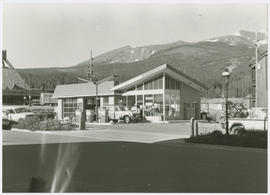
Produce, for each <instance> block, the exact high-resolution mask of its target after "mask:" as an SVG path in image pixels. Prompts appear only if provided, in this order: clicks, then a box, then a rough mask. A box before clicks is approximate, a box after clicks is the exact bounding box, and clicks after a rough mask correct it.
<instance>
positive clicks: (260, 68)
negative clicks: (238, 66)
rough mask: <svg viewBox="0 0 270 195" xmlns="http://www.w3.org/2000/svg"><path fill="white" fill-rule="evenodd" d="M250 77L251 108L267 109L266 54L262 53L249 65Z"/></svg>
mask: <svg viewBox="0 0 270 195" xmlns="http://www.w3.org/2000/svg"><path fill="white" fill-rule="evenodd" d="M250 67H251V75H252V107H256V108H267V103H268V101H267V99H268V85H267V79H268V78H267V71H268V70H267V69H268V53H267V51H266V52H264V53H263V54H262V55H261V56H259V57H258V59H257V65H256V62H253V63H251V64H250Z"/></svg>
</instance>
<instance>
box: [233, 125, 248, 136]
mask: <svg viewBox="0 0 270 195" xmlns="http://www.w3.org/2000/svg"><path fill="white" fill-rule="evenodd" d="M231 132H233V134H234V135H240V136H243V135H245V133H246V130H245V128H244V127H243V126H240V125H237V126H234V127H233V128H232V129H231Z"/></svg>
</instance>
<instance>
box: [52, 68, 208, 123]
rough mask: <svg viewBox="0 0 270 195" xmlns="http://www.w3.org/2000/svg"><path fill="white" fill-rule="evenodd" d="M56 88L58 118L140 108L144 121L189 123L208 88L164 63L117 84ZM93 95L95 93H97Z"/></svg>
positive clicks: (106, 83)
mask: <svg viewBox="0 0 270 195" xmlns="http://www.w3.org/2000/svg"><path fill="white" fill-rule="evenodd" d="M97 88H98V90H97V91H96V86H95V85H94V84H92V83H80V84H71V85H58V86H57V87H56V89H55V91H54V95H53V97H54V98H57V99H58V107H57V116H58V119H60V120H61V119H64V118H66V117H69V118H73V117H75V112H76V110H77V109H81V110H85V111H86V115H87V113H89V112H94V109H95V106H96V105H95V102H96V101H95V100H96V97H98V101H97V102H98V106H105V105H109V104H110V105H125V106H127V107H132V106H134V105H140V107H142V109H143V115H144V117H145V119H146V120H149V121H160V120H163V121H165V120H189V119H190V118H191V117H194V118H196V119H199V118H200V99H201V98H200V96H201V92H203V91H205V90H207V88H206V87H205V86H204V85H202V84H201V83H199V82H198V81H196V80H195V79H193V78H191V77H190V76H188V75H186V74H184V73H182V72H181V71H179V70H177V69H176V68H174V67H172V66H170V65H168V64H164V65H161V66H158V67H156V68H154V69H152V70H150V71H147V72H145V73H143V74H140V75H138V76H136V77H134V78H132V79H129V80H127V81H125V82H122V83H120V84H116V82H115V81H106V82H104V83H101V84H99V85H98V87H97ZM96 92H98V93H97V94H96Z"/></svg>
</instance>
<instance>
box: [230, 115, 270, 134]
mask: <svg viewBox="0 0 270 195" xmlns="http://www.w3.org/2000/svg"><path fill="white" fill-rule="evenodd" d="M228 122H229V130H230V132H235V131H236V129H238V128H244V129H246V130H267V128H268V125H267V118H265V119H248V118H230V119H228Z"/></svg>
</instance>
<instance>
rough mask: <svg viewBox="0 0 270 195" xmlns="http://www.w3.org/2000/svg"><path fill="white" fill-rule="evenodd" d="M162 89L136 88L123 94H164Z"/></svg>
mask: <svg viewBox="0 0 270 195" xmlns="http://www.w3.org/2000/svg"><path fill="white" fill-rule="evenodd" d="M162 93H163V90H162V89H152V90H138V91H136V90H134V91H128V92H126V93H123V94H122V96H132V95H152V94H155V95H156V94H162Z"/></svg>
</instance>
